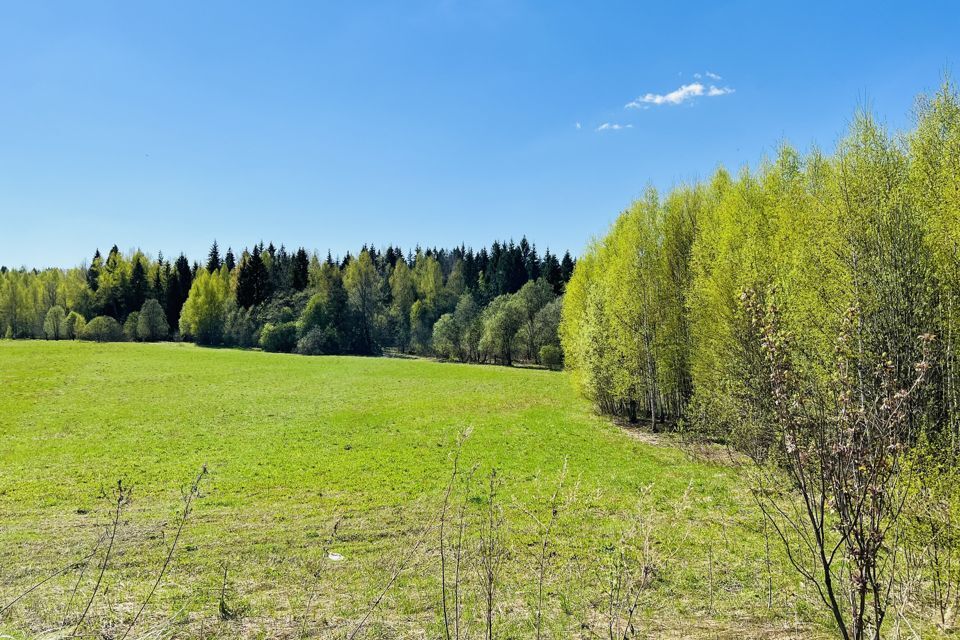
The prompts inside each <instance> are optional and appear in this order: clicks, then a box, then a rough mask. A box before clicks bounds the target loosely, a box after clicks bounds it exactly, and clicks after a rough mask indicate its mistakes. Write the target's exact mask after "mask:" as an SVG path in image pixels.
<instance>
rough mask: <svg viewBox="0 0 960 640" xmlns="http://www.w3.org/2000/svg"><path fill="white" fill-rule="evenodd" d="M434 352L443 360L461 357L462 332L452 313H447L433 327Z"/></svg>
mask: <svg viewBox="0 0 960 640" xmlns="http://www.w3.org/2000/svg"><path fill="white" fill-rule="evenodd" d="M433 350H434V352H435V353H436V354H437V355H438V356H440V357H441V358H454V357H460V332H459V331H458V327H457V323H456V321H455V320H454V319H453V314H452V313H445V314H443V315H442V316H440V319H439V320H437V322H436V323H435V324H434V325H433Z"/></svg>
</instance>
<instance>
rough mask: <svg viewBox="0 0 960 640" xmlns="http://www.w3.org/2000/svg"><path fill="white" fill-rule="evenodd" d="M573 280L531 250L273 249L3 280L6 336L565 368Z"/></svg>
mask: <svg viewBox="0 0 960 640" xmlns="http://www.w3.org/2000/svg"><path fill="white" fill-rule="evenodd" d="M573 270H574V260H573V258H572V257H571V255H570V253H569V252H566V253H564V255H563V256H562V257H561V256H558V255H555V254H553V253H551V252H550V251H549V250H547V251H545V252H544V253H543V255H542V256H541V255H540V254H539V252H538V251H537V248H536V246H535V245H531V244H530V243H529V242H528V241H527V239H526V238H525V237H524V238H523V239H521V241H520V242H519V243H515V242H513V241H509V242H499V241H498V242H494V243H493V244H492V245H491V246H490V248H489V249H487V248H486V247H484V248H481V249H480V250H479V251H474V250H473V249H470V248H466V247H463V246H461V247H457V248H454V249H436V248H427V249H421V248H420V247H417V248H416V249H415V250H413V251H408V252H407V253H406V254H404V252H403V251H402V250H401V249H400V248H399V247H394V246H388V247H386V248H385V249H382V250H378V249H377V248H375V247H374V246H373V245H364V246H363V247H362V249H361V250H360V251H359V252H358V253H357V254H356V255H353V254H351V253H348V254H347V255H346V256H345V257H343V258H342V259H337V260H335V259H334V258H333V257H332V255H331V254H330V253H329V252H328V253H327V256H326V258H321V257H320V256H319V255H318V254H317V253H316V252H313V253H308V252H307V251H306V250H305V249H304V248H302V247H301V248H298V249H297V250H296V251H292V252H290V251H288V250H287V249H286V248H285V247H284V246H282V245H281V246H280V247H279V248H276V247H274V245H273V244H272V243H271V244H269V245H266V246H264V244H263V243H262V242H260V243H258V244H256V245H254V246H253V247H252V249H244V250H243V251H242V252H241V253H240V254H239V255H236V254H235V253H234V252H233V250H232V248H228V249H227V251H226V253H224V254H221V249H220V247H219V246H218V244H217V243H216V242H214V243H213V245H212V246H211V248H210V251H209V254H208V255H207V257H206V260H205V262H204V263H203V264H201V263H199V262H197V261H194V262H192V263H191V262H190V261H189V260H188V259H187V257H186V256H185V255H183V254H180V255H179V256H178V257H177V258H176V259H175V260H168V259H165V258H164V256H163V255H162V254H160V255H159V256H158V257H157V258H156V259H151V258H150V257H148V256H147V255H146V254H144V253H143V252H142V251H139V250H137V251H134V252H132V253H131V254H129V255H124V254H123V253H122V252H121V251H120V250H119V249H118V248H117V247H116V246H114V247H113V248H111V249H110V251H109V252H107V254H106V256H104V255H102V254H101V253H100V251H99V250H97V251H96V252H95V253H94V255H93V258H92V260H91V261H90V263H89V264H88V265H83V266H81V267H77V268H73V269H44V270H35V269H34V270H27V269H25V268H22V269H8V268H6V267H3V268H0V335H2V336H3V337H5V338H10V339H19V338H46V339H51V340H60V339H87V340H96V341H119V340H143V341H156V340H167V339H178V340H191V341H194V342H196V343H198V344H203V345H226V346H238V347H262V348H263V349H265V350H268V351H277V352H297V353H302V354H307V355H316V354H361V355H374V354H379V353H382V352H383V351H384V350H392V351H396V352H399V353H413V354H421V355H437V356H440V357H443V358H449V359H457V360H461V361H464V362H493V363H500V364H507V365H510V364H513V363H514V362H515V361H524V362H534V363H542V364H545V365H547V366H551V367H556V366H559V365H560V363H561V361H562V356H561V351H560V341H559V336H558V325H559V322H560V304H561V303H560V299H561V297H562V294H563V292H564V290H565V288H566V283H567V282H568V281H569V279H570V277H571V276H572V274H573Z"/></svg>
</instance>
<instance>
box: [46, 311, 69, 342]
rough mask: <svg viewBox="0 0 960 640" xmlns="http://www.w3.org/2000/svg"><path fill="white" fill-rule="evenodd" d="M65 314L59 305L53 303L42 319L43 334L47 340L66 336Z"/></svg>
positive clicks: (60, 338)
mask: <svg viewBox="0 0 960 640" xmlns="http://www.w3.org/2000/svg"><path fill="white" fill-rule="evenodd" d="M66 324H67V315H66V313H64V311H63V307H61V306H60V305H54V306H52V307H50V310H49V311H47V316H46V317H45V318H44V319H43V335H45V336H46V337H47V340H62V339H63V338H65V337H67V336H66V329H67V327H66Z"/></svg>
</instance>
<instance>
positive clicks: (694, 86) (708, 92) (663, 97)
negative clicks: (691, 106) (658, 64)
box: [625, 82, 734, 109]
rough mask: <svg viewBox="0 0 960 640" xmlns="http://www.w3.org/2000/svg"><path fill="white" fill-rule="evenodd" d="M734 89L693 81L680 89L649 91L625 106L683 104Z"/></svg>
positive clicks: (635, 107) (631, 107) (731, 91)
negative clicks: (664, 91) (662, 91)
mask: <svg viewBox="0 0 960 640" xmlns="http://www.w3.org/2000/svg"><path fill="white" fill-rule="evenodd" d="M733 91H734V90H733V89H731V88H730V87H716V86H714V85H712V84H711V85H709V86H704V85H703V84H702V83H700V82H693V83H690V84H684V85H681V86H680V88H679V89H675V90H673V91H671V92H670V93H665V94H659V93H647V94H644V95H642V96H640V97H639V98H637V99H636V100H632V101H630V102H628V103H627V104H626V106H625V108H627V109H638V108H645V105H651V104H653V105H663V104H681V103H683V102H686V101H687V100H691V99H693V98H698V97H700V96H707V97H711V98H712V97H716V96H725V95H727V94H729V93H733Z"/></svg>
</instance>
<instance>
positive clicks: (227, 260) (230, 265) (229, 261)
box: [223, 247, 237, 271]
mask: <svg viewBox="0 0 960 640" xmlns="http://www.w3.org/2000/svg"><path fill="white" fill-rule="evenodd" d="M223 264H225V265H227V271H233V270H234V268H235V267H236V266H237V260H236V258H234V257H233V249H231V248H230V247H227V255H226V256H224V258H223Z"/></svg>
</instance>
